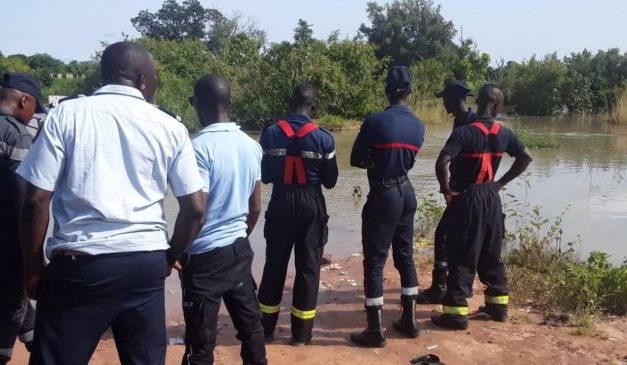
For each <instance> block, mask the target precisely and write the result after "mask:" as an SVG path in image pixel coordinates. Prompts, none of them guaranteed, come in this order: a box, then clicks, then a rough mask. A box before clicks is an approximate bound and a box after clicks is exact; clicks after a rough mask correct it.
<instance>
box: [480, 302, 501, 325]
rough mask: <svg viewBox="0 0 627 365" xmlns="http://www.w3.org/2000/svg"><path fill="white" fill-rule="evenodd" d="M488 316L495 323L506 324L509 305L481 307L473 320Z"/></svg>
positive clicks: (489, 304)
mask: <svg viewBox="0 0 627 365" xmlns="http://www.w3.org/2000/svg"><path fill="white" fill-rule="evenodd" d="M486 315H487V316H488V317H490V318H491V319H492V320H494V321H497V322H506V321H507V305H504V304H492V303H486V305H484V306H481V307H479V310H478V311H477V313H476V314H474V315H473V316H472V318H475V317H482V316H486Z"/></svg>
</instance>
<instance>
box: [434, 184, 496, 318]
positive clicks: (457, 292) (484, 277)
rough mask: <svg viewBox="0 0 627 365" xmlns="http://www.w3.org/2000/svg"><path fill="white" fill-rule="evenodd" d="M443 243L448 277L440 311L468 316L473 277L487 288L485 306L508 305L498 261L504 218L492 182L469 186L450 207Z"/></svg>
mask: <svg viewBox="0 0 627 365" xmlns="http://www.w3.org/2000/svg"><path fill="white" fill-rule="evenodd" d="M447 221H448V222H449V223H450V228H448V229H447V235H448V239H447V241H446V249H447V256H448V260H449V274H448V278H447V281H446V295H445V297H444V301H443V311H444V313H448V314H455V315H461V316H465V315H467V314H468V303H467V301H466V298H467V297H468V296H469V295H470V294H471V293H472V284H473V281H474V280H475V274H477V273H478V274H479V280H481V282H482V283H483V284H485V285H486V286H487V288H486V290H485V300H486V303H492V304H507V293H508V292H507V279H506V273H505V265H504V264H503V260H502V259H501V250H502V247H503V233H504V219H503V208H502V205H501V198H500V196H499V193H498V191H497V190H496V187H495V184H494V183H484V184H480V185H474V184H473V185H471V186H470V187H469V188H468V189H466V190H465V191H464V193H463V194H462V195H460V196H458V197H457V198H456V199H455V200H454V201H453V203H452V204H451V206H450V207H449V217H448V219H447Z"/></svg>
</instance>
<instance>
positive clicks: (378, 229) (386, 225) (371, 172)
mask: <svg viewBox="0 0 627 365" xmlns="http://www.w3.org/2000/svg"><path fill="white" fill-rule="evenodd" d="M385 92H386V94H387V97H388V100H389V102H390V106H389V107H388V108H386V109H385V110H384V111H382V112H378V113H374V114H372V115H370V116H368V117H367V118H366V120H365V121H364V123H363V125H362V127H361V130H360V131H359V134H358V135H357V139H356V140H355V144H354V145H353V151H352V154H351V165H352V166H355V167H359V168H366V169H368V182H369V185H370V193H369V194H368V200H367V201H366V204H365V206H364V209H363V212H362V245H363V253H364V289H365V296H366V303H365V306H366V314H367V319H368V327H367V328H366V330H364V331H362V332H356V333H353V334H352V335H351V341H353V342H354V343H356V344H358V345H361V346H366V347H383V346H385V335H384V333H383V327H382V324H381V320H382V319H381V314H382V308H383V266H384V265H385V261H386V260H387V256H388V251H389V250H390V246H392V252H393V257H394V266H395V267H396V269H397V270H398V272H399V274H400V276H401V304H402V307H403V312H402V315H401V318H400V319H399V320H398V321H395V322H394V328H395V329H396V330H397V331H399V332H401V333H403V334H404V335H406V336H408V337H416V336H418V325H417V323H416V316H415V308H416V301H415V300H416V295H417V294H418V280H417V277H416V268H415V265H414V258H413V244H414V242H413V233H414V214H415V212H416V196H415V193H414V188H413V186H412V184H411V182H410V181H409V179H408V177H407V173H408V172H409V170H410V169H411V168H412V167H413V165H414V161H415V157H416V153H418V151H419V150H420V148H421V147H422V143H423V141H424V124H423V123H422V121H421V120H420V119H418V118H417V117H416V116H415V115H414V114H413V113H412V112H411V111H410V110H409V108H408V107H407V97H408V95H409V94H410V92H411V74H410V72H409V69H408V68H407V67H405V66H395V67H393V68H392V69H390V71H389V72H388V75H387V79H386V86H385Z"/></svg>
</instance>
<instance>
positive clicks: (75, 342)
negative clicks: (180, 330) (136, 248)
mask: <svg viewBox="0 0 627 365" xmlns="http://www.w3.org/2000/svg"><path fill="white" fill-rule="evenodd" d="M166 265H167V262H166V257H165V251H154V252H134V253H119V254H104V255H94V256H89V255H79V256H62V255H56V256H55V257H54V258H53V259H52V261H51V263H50V265H49V266H48V267H46V270H45V272H44V276H43V278H42V283H41V287H40V288H39V293H38V302H37V318H36V323H35V339H34V348H33V353H32V356H31V364H42V365H85V364H87V363H88V362H89V359H90V358H91V355H92V354H93V352H94V350H95V349H96V346H97V345H98V341H99V340H100V337H101V336H102V334H103V333H104V332H105V331H106V330H107V329H108V328H109V327H111V329H112V330H113V337H114V339H115V344H116V347H117V350H118V353H119V356H120V362H121V363H122V364H124V365H127V364H133V365H135V364H137V365H139V364H141V365H155V364H156V365H159V364H164V362H165V352H166V345H167V338H166V330H165V308H164V279H165V270H166Z"/></svg>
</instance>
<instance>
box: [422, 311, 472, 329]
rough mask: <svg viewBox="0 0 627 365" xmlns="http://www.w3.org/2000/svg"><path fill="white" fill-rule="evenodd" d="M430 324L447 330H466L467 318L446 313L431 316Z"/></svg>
mask: <svg viewBox="0 0 627 365" xmlns="http://www.w3.org/2000/svg"><path fill="white" fill-rule="evenodd" d="M431 322H433V324H435V325H436V326H438V327H444V328H449V329H452V330H465V329H468V318H467V317H466V316H458V315H455V314H446V313H443V314H434V315H432V316H431Z"/></svg>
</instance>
